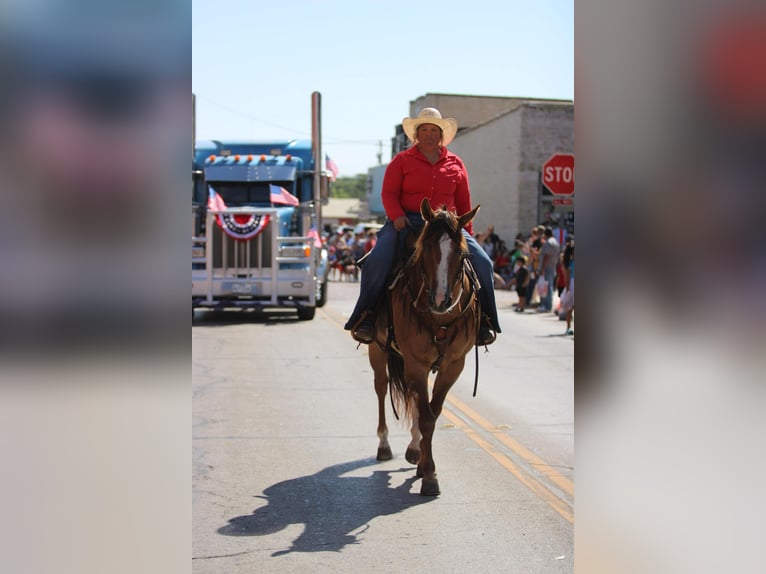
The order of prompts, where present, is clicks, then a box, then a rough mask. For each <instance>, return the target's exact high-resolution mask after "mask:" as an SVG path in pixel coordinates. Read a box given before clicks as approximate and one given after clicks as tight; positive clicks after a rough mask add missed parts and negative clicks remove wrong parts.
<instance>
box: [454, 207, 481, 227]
mask: <svg viewBox="0 0 766 574" xmlns="http://www.w3.org/2000/svg"><path fill="white" fill-rule="evenodd" d="M480 207H481V205H477V206H476V207H474V208H473V209H472V210H471V211H469V212H468V213H464V214H463V215H461V216H460V218H458V220H457V222H458V225H460V227H461V229H462V228H464V227H465V226H466V225H468V224H469V223H471V221H472V220H473V218H474V217H476V214H477V213H479V208H480Z"/></svg>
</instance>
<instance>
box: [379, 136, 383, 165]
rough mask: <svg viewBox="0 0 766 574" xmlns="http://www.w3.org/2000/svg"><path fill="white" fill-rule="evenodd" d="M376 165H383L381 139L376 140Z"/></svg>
mask: <svg viewBox="0 0 766 574" xmlns="http://www.w3.org/2000/svg"><path fill="white" fill-rule="evenodd" d="M378 165H383V140H378Z"/></svg>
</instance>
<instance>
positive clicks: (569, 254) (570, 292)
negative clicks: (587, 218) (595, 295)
mask: <svg viewBox="0 0 766 574" xmlns="http://www.w3.org/2000/svg"><path fill="white" fill-rule="evenodd" d="M570 237H571V236H570ZM563 260H564V269H565V273H566V277H567V288H566V292H565V293H564V298H563V299H562V300H561V306H562V308H563V309H564V313H565V315H564V318H565V319H566V322H567V330H566V332H565V333H564V334H565V335H574V331H573V330H572V317H573V316H574V237H571V239H570V240H569V241H567V246H566V248H565V249H564V257H563Z"/></svg>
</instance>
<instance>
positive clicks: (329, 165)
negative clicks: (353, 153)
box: [324, 154, 340, 181]
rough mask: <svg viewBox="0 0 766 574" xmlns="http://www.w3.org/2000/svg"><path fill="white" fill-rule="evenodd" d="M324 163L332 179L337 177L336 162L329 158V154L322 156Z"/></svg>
mask: <svg viewBox="0 0 766 574" xmlns="http://www.w3.org/2000/svg"><path fill="white" fill-rule="evenodd" d="M324 159H325V164H326V165H327V169H329V170H330V173H332V181H335V180H336V179H337V177H338V172H339V171H340V170H339V169H338V164H337V163H335V162H334V161H333V160H332V159H330V156H329V155H327V154H325V156H324Z"/></svg>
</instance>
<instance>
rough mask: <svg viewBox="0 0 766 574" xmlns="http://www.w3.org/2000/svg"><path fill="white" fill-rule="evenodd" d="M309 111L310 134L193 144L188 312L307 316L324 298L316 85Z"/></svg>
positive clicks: (323, 182) (326, 180) (323, 175)
mask: <svg viewBox="0 0 766 574" xmlns="http://www.w3.org/2000/svg"><path fill="white" fill-rule="evenodd" d="M311 108H312V114H311V115H312V120H311V121H312V127H311V139H310V140H268V141H267V140H262V141H223V140H209V141H196V142H195V144H194V149H193V169H192V189H193V192H192V193H193V197H192V310H193V311H194V309H200V308H207V309H222V308H255V309H259V310H264V309H285V308H287V309H294V310H295V311H296V312H297V315H298V318H299V319H300V320H311V319H313V318H314V314H315V311H316V308H317V307H321V306H322V305H324V304H325V302H326V301H327V277H328V272H329V265H328V261H327V250H326V249H325V248H324V246H323V244H322V240H321V232H322V229H323V226H322V206H323V205H326V203H327V201H328V199H329V195H330V185H331V183H330V181H331V176H330V175H329V173H328V172H326V171H323V170H322V161H321V160H322V157H323V156H322V143H321V95H320V94H319V92H314V93H313V94H312V95H311Z"/></svg>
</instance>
